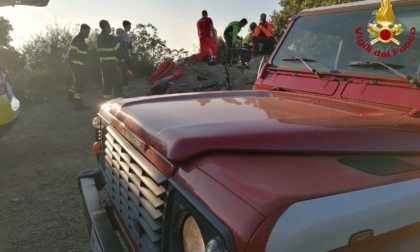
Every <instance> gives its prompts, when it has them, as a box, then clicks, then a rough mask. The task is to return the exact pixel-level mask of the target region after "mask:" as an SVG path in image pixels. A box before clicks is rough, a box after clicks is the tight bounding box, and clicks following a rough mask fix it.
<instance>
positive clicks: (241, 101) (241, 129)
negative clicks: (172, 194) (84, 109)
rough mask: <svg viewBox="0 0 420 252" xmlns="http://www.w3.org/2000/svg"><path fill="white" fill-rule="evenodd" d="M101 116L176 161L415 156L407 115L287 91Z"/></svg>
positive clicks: (413, 122)
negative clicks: (261, 155)
mask: <svg viewBox="0 0 420 252" xmlns="http://www.w3.org/2000/svg"><path fill="white" fill-rule="evenodd" d="M100 114H103V115H104V117H105V118H107V117H109V118H108V119H107V120H110V121H111V123H113V124H120V125H122V124H123V125H124V126H125V127H124V128H126V129H128V130H129V131H131V133H132V134H134V135H135V136H137V137H138V138H139V139H141V140H142V141H144V142H145V143H146V144H148V145H150V146H151V147H153V148H155V149H156V150H157V151H158V152H160V153H161V154H162V155H163V156H165V157H167V158H168V159H169V160H171V161H173V162H180V161H182V160H185V159H188V158H190V157H192V156H194V155H197V154H200V153H203V152H207V151H214V150H235V151H261V152H300V153H334V152H351V153H354V152H380V153H383V152H393V153H395V152H405V153H407V152H416V151H417V152H418V151H419V150H420V119H419V118H415V117H410V116H409V115H408V112H407V113H405V112H402V111H397V110H391V109H380V108H378V107H373V106H369V105H363V104H360V103H354V102H351V101H343V100H337V99H333V98H328V97H325V98H324V97H320V96H313V95H303V94H293V93H289V92H268V91H238V92H213V93H201V94H198V93H193V94H180V95H168V96H156V97H146V98H131V99H119V100H113V101H111V102H109V103H107V104H105V105H104V106H102V108H101V112H100Z"/></svg>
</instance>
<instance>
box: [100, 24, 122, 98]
mask: <svg viewBox="0 0 420 252" xmlns="http://www.w3.org/2000/svg"><path fill="white" fill-rule="evenodd" d="M99 27H100V28H101V30H102V32H101V34H100V35H99V37H98V42H97V48H98V55H99V59H100V65H101V72H102V84H103V93H102V98H103V99H105V100H108V99H111V98H115V97H122V82H121V72H120V69H119V67H118V59H119V58H121V55H122V47H121V43H120V42H119V41H118V39H117V38H116V37H114V36H112V35H111V34H110V33H111V26H110V24H109V22H108V21H106V20H101V21H100V22H99Z"/></svg>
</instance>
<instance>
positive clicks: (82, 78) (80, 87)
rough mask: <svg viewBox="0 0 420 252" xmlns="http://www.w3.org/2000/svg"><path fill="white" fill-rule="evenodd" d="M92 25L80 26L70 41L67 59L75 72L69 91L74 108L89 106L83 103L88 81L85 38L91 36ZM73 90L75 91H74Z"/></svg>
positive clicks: (81, 108)
mask: <svg viewBox="0 0 420 252" xmlns="http://www.w3.org/2000/svg"><path fill="white" fill-rule="evenodd" d="M89 34H90V27H89V25H87V24H82V25H81V26H80V31H79V34H77V35H76V36H75V37H74V38H73V39H72V41H71V43H70V48H69V51H68V53H67V59H68V61H69V63H70V68H71V71H72V73H73V83H74V84H73V85H72V87H70V89H69V92H70V93H73V101H74V108H75V109H76V110H83V109H86V108H88V107H87V106H85V105H84V104H83V99H82V98H83V92H84V89H85V87H86V84H87V81H88V74H87V52H88V47H87V45H86V41H85V39H86V38H88V37H89ZM72 91H73V92H72Z"/></svg>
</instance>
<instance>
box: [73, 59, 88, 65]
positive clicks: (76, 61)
mask: <svg viewBox="0 0 420 252" xmlns="http://www.w3.org/2000/svg"><path fill="white" fill-rule="evenodd" d="M71 63H72V64H76V65H81V66H84V65H85V63H83V62H81V61H78V60H72V61H71Z"/></svg>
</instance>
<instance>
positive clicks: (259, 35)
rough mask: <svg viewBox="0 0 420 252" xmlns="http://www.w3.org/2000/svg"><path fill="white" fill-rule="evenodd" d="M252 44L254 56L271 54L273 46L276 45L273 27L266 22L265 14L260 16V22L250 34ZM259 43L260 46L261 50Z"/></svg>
mask: <svg viewBox="0 0 420 252" xmlns="http://www.w3.org/2000/svg"><path fill="white" fill-rule="evenodd" d="M252 42H253V47H252V54H253V55H254V56H255V55H258V54H259V53H262V54H268V53H271V51H272V50H273V48H274V45H275V44H276V40H275V39H274V36H273V26H272V25H271V23H269V22H267V20H266V15H265V13H262V14H261V15H260V22H259V23H258V26H257V27H256V28H255V31H254V33H253V34H252ZM260 43H261V44H262V46H261V49H260Z"/></svg>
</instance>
